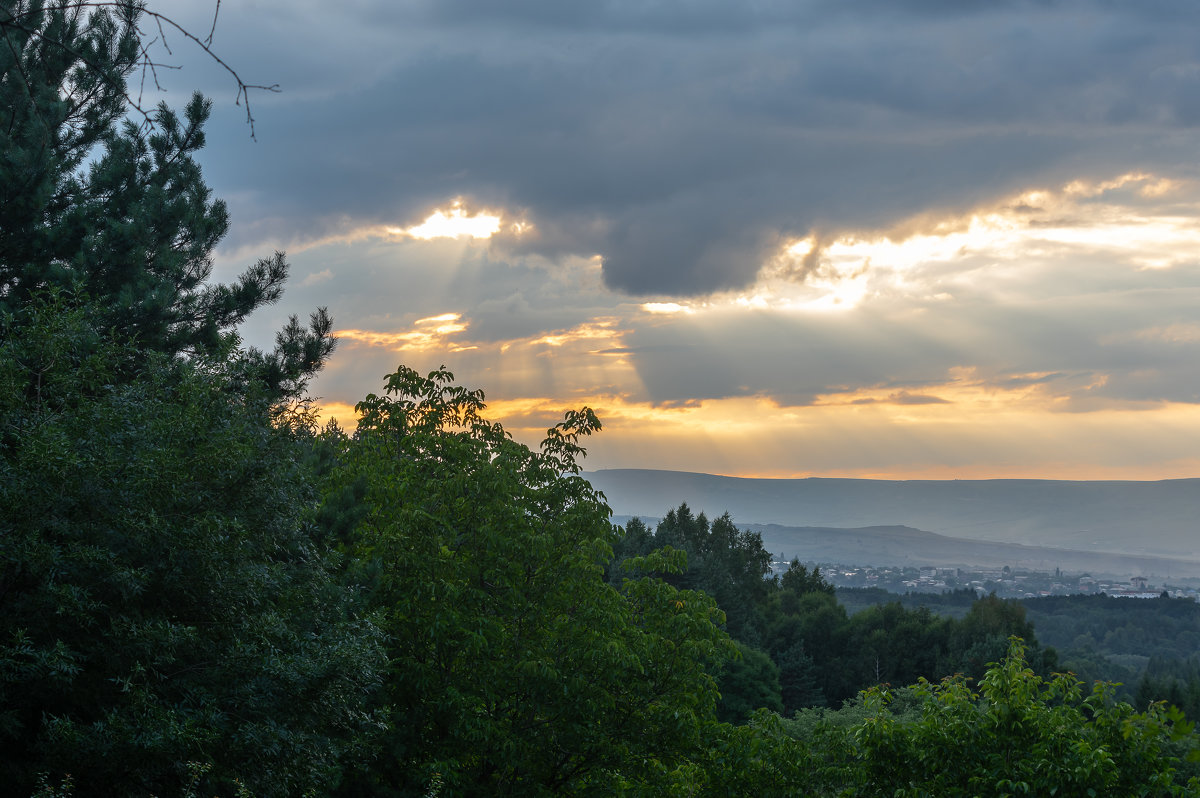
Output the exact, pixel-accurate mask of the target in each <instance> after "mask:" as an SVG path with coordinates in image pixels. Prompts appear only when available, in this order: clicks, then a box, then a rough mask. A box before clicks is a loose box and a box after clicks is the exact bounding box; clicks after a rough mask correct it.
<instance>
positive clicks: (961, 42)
mask: <svg viewBox="0 0 1200 798" xmlns="http://www.w3.org/2000/svg"><path fill="white" fill-rule="evenodd" d="M258 8H259V9H260V11H259V12H256V13H258V14H263V12H262V11H261V9H267V8H269V9H270V13H269V14H266V18H267V21H268V22H270V24H272V25H277V26H279V25H282V26H284V28H283V29H284V30H285V31H288V32H290V35H293V36H296V37H300V38H301V40H300V41H295V40H293V41H291V42H288V44H289V45H290V46H289V47H284V46H282V45H280V44H279V43H278V42H274V43H270V44H269V48H268V51H269V52H271V53H272V56H271V57H272V58H273V59H274V61H273V62H272V63H269V64H265V65H262V66H257V67H255V69H254V70H252V71H255V72H258V73H265V74H269V75H271V80H272V81H274V80H278V81H279V82H280V83H282V84H283V85H284V87H285V92H287V93H285V94H284V95H282V96H281V98H279V99H273V100H272V101H271V103H270V104H260V109H259V113H258V115H259V117H260V119H262V120H264V121H262V122H260V130H261V132H260V144H259V145H258V146H257V147H253V148H251V147H241V146H239V147H236V148H234V149H232V150H231V151H230V152H227V153H219V156H220V157H217V158H214V160H213V163H212V164H211V165H210V167H209V170H210V173H211V174H212V175H213V178H214V182H215V183H216V184H217V185H218V186H219V187H220V188H221V189H223V191H224V192H225V193H227V194H229V195H230V200H231V203H232V205H233V209H234V215H235V219H236V220H237V222H238V227H236V228H235V233H234V235H235V237H238V236H240V237H241V240H242V241H246V240H248V239H250V238H252V237H253V236H256V235H260V234H261V232H262V230H263V229H264V228H267V229H271V230H274V231H275V232H276V234H277V235H279V236H280V237H282V238H284V239H289V238H290V239H304V238H305V237H319V236H320V235H322V234H325V233H328V232H331V231H335V230H337V229H340V228H344V227H346V226H353V225H355V224H370V223H387V224H407V223H412V222H415V221H419V217H420V214H421V213H422V212H423V211H425V210H427V209H428V208H430V207H432V206H433V205H436V204H439V203H444V202H445V201H447V200H448V199H450V198H452V197H455V196H459V195H462V196H466V197H468V198H470V199H472V200H473V201H475V202H477V203H480V204H489V203H490V204H494V205H503V206H505V207H508V208H510V209H519V210H523V211H526V212H527V213H528V215H529V218H530V219H531V220H532V221H533V222H534V223H535V224H536V225H537V227H538V229H539V231H540V235H539V236H538V237H536V238H531V239H528V240H526V241H524V242H521V243H520V248H517V247H516V245H515V244H513V246H512V248H511V251H510V252H509V253H508V254H512V255H520V254H522V253H530V252H532V253H539V254H545V255H549V256H561V255H563V254H567V253H571V254H579V255H583V256H590V255H592V254H597V253H598V254H600V255H601V256H603V258H604V278H605V281H606V282H607V284H608V285H609V286H610V287H613V288H616V289H619V290H622V291H626V292H630V293H634V294H638V293H648V292H656V293H665V294H675V295H688V294H699V293H704V292H708V291H711V290H714V289H719V288H728V287H735V286H740V285H745V284H748V283H749V282H751V281H752V280H753V278H754V275H755V273H756V271H757V269H758V267H759V265H760V264H761V263H762V261H763V260H764V259H765V258H767V257H768V256H769V255H770V253H771V252H772V251H773V249H774V248H775V247H776V246H777V245H778V243H779V241H780V240H781V239H782V238H783V237H786V236H790V235H794V236H803V235H806V234H808V233H809V232H810V231H811V230H814V229H816V230H819V231H824V232H826V233H831V232H836V231H838V230H844V229H854V228H860V227H874V226H880V225H887V224H890V223H893V222H895V221H897V220H898V219H901V218H904V217H907V216H909V215H911V214H912V213H914V212H916V211H920V210H926V209H938V208H949V207H954V206H962V205H964V204H970V203H974V202H981V201H984V200H987V199H990V198H992V197H995V196H997V195H999V194H1002V193H1004V192H1008V191H1012V190H1015V189H1018V188H1021V187H1024V186H1026V185H1028V184H1029V183H1030V182H1039V183H1045V182H1053V181H1059V180H1067V179H1071V178H1075V177H1086V176H1099V177H1106V176H1110V175H1112V174H1116V173H1120V172H1124V171H1128V170H1130V169H1150V170H1156V169H1157V170H1164V169H1171V168H1174V167H1175V166H1177V165H1178V164H1180V163H1185V162H1188V161H1190V160H1191V159H1193V158H1194V157H1195V153H1196V144H1197V140H1196V138H1197V137H1196V135H1195V132H1194V131H1193V130H1192V126H1194V125H1196V124H1197V122H1200V21H1198V15H1200V4H1194V3H1182V2H1179V3H1165V2H1164V3H1154V2H1150V3H1141V4H1123V5H1116V4H1111V3H1100V2H1095V3H1086V2H1066V3H1034V2H1011V3H983V2H978V3H958V2H931V1H929V2H908V3H903V2H882V0H879V1H878V2H871V3H844V2H838V3H833V2H821V3H817V2H810V3H782V2H778V3H776V2H757V3H755V2H748V3H725V2H721V3H717V2H691V3H638V2H615V1H614V2H607V3H561V2H550V0H539V1H538V2H534V1H533V0H529V1H527V2H518V3H494V2H484V0H474V2H469V1H468V0H454V1H453V2H445V1H441V2H436V3H433V2H431V3H400V4H391V3H382V2H380V3H378V4H375V5H372V4H370V3H360V4H357V5H355V6H352V7H349V8H347V9H346V10H343V11H341V12H339V15H338V22H337V23H336V24H333V25H330V24H329V23H328V21H327V20H325V19H324V16H323V15H325V14H326V13H327V9H326V8H325V7H324V6H318V5H315V4H314V5H308V4H297V5H287V4H282V3H280V4H279V5H278V6H272V5H270V4H260V5H259V6H258ZM351 9H353V10H351ZM222 13H223V14H226V13H227V12H226V11H223V12H222ZM356 15H357V16H356ZM280 20H283V22H281V21H280ZM224 24H226V25H229V26H233V35H232V36H230V37H229V38H230V39H232V40H233V41H232V42H231V44H236V42H237V41H240V39H239V37H244V38H245V39H246V40H247V43H249V42H250V41H253V35H252V34H253V31H254V30H255V24H256V23H255V15H254V14H249V15H247V16H245V17H244V18H238V17H236V16H233V12H232V11H231V12H229V13H228V15H227V16H226V18H225V23H224ZM243 31H245V33H243ZM305 36H307V37H309V38H307V39H305V38H304V37H305ZM245 52H247V53H248V52H252V51H251V50H250V49H247V50H246V51H245ZM236 57H241V58H248V57H250V56H243V55H241V54H240V53H239V54H238V55H237V56H236ZM309 58H317V59H319V60H320V63H322V64H324V65H325V67H324V69H325V72H324V74H322V75H320V77H319V80H317V82H318V83H320V85H321V86H322V87H328V86H336V85H338V81H337V80H336V79H335V78H336V76H337V75H339V74H342V75H344V76H345V81H344V87H345V88H343V89H340V90H330V89H326V88H323V89H321V90H314V91H309V90H308V87H307V86H306V85H303V84H301V85H297V84H296V83H295V82H294V81H292V80H290V79H289V75H291V74H296V75H297V76H300V77H305V76H311V74H312V69H311V68H309V67H305V59H309ZM250 66H251V65H247V68H249V67H250ZM288 93H294V97H295V99H294V100H290V99H289V95H288ZM230 135H231V136H232V135H234V134H230ZM231 153H232V157H229V156H230V154H231ZM256 220H268V221H265V222H263V223H262V224H256V223H255V222H256ZM509 243H511V242H509ZM508 245H509V244H508V243H505V242H501V241H498V242H497V243H496V246H497V247H498V248H504V247H507V246H508Z"/></svg>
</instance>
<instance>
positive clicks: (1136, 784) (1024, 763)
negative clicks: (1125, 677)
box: [792, 638, 1200, 796]
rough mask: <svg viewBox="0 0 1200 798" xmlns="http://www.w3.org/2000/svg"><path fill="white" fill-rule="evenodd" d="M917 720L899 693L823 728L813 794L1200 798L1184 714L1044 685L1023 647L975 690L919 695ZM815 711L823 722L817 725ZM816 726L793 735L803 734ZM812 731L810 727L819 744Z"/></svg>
mask: <svg viewBox="0 0 1200 798" xmlns="http://www.w3.org/2000/svg"><path fill="white" fill-rule="evenodd" d="M912 689H913V691H915V693H916V695H917V696H918V697H919V699H920V707H919V712H918V713H917V714H915V715H914V714H912V713H911V710H910V711H909V712H907V713H905V715H903V716H897V715H895V714H893V713H892V712H891V711H890V709H889V707H888V705H889V702H890V701H891V699H892V697H893V695H894V693H893V691H892V690H890V689H889V688H888V687H886V686H883V687H877V688H872V689H871V690H868V691H866V692H865V693H863V695H862V697H861V701H860V702H858V703H857V704H856V705H855V706H853V707H851V708H849V709H848V710H847V711H850V712H864V711H865V717H864V718H863V719H862V720H861V721H859V722H857V723H855V724H853V725H851V726H849V727H843V728H841V729H837V728H835V727H834V724H833V723H830V722H829V721H828V720H826V721H824V722H823V723H820V724H818V728H817V734H816V737H815V739H814V738H812V737H810V738H809V739H810V742H812V743H813V746H812V748H810V751H811V753H812V755H813V760H812V763H811V764H812V766H813V767H812V770H811V773H812V775H813V776H814V777H815V780H816V781H818V782H821V783H820V784H814V785H811V787H812V788H813V789H811V790H810V791H812V792H816V793H821V794H828V795H841V796H875V795H889V796H937V795H1197V794H1200V784H1198V783H1197V780H1196V779H1195V778H1190V779H1189V778H1187V777H1186V776H1185V775H1183V774H1182V773H1181V772H1180V768H1179V766H1180V765H1181V764H1182V761H1181V758H1180V755H1185V756H1186V758H1187V759H1194V756H1195V754H1194V753H1193V752H1195V751H1196V744H1195V738H1194V737H1193V735H1192V725H1191V724H1190V723H1188V722H1186V721H1185V720H1184V718H1183V716H1182V714H1180V713H1179V712H1178V710H1176V709H1174V708H1169V709H1168V708H1166V707H1165V706H1163V705H1162V704H1155V705H1152V706H1151V707H1150V708H1149V710H1148V711H1146V712H1144V713H1139V712H1135V711H1134V709H1133V707H1131V706H1130V705H1129V704H1126V703H1123V702H1118V701H1114V700H1113V697H1112V686H1111V685H1107V684H1103V683H1097V684H1096V685H1095V686H1094V687H1093V688H1092V690H1091V691H1090V692H1085V691H1084V689H1083V686H1082V685H1081V683H1080V682H1079V681H1078V680H1077V679H1076V678H1074V677H1073V676H1071V675H1070V674H1056V675H1054V676H1053V677H1052V678H1050V679H1043V678H1042V677H1040V676H1037V675H1036V674H1035V673H1034V672H1033V671H1032V670H1031V669H1030V668H1029V667H1027V665H1026V661H1025V648H1024V645H1023V643H1022V642H1021V641H1020V640H1019V639H1017V638H1014V639H1013V640H1011V641H1010V645H1009V650H1008V654H1007V656H1006V657H1005V658H1004V659H1003V660H1002V661H1000V662H999V663H995V664H993V665H992V666H991V667H990V668H989V669H988V671H987V673H986V675H985V676H984V678H983V679H982V680H981V681H980V683H979V687H978V690H974V689H972V688H971V687H970V686H969V685H968V683H967V680H965V679H963V678H962V677H952V678H949V679H945V680H943V681H942V682H941V683H940V684H930V683H929V682H926V681H922V682H920V683H919V684H917V685H916V686H914V688H912ZM815 712H816V711H814V714H815ZM804 725H807V724H804V723H803V714H802V715H801V721H800V722H799V723H796V724H793V725H792V730H793V732H795V731H798V730H799V727H801V726H804ZM812 729H813V727H812V726H811V725H809V731H810V732H811V731H812Z"/></svg>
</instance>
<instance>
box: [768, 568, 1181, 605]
mask: <svg viewBox="0 0 1200 798" xmlns="http://www.w3.org/2000/svg"><path fill="white" fill-rule="evenodd" d="M771 565H772V570H773V571H774V573H777V574H782V573H783V572H784V571H786V570H787V569H788V563H787V562H785V561H775V562H773V563H772V564H771ZM806 565H808V566H809V567H810V568H812V567H814V566H815V567H819V568H820V569H821V575H822V576H824V577H825V579H826V580H827V581H829V582H831V583H832V584H833V585H834V586H835V587H877V588H881V589H883V590H887V591H889V592H891V593H947V592H950V591H954V590H973V591H975V593H977V594H978V595H981V596H984V595H987V594H989V593H995V594H996V595H997V596H999V597H1001V598H1037V597H1038V596H1069V595H1078V594H1096V593H1103V594H1105V595H1108V596H1113V597H1117V598H1132V599H1150V598H1158V597H1160V596H1161V595H1162V594H1163V593H1164V592H1166V593H1167V595H1169V596H1171V597H1172V598H1189V599H1192V600H1193V601H1200V590H1198V589H1197V586H1196V585H1194V584H1187V585H1179V584H1166V583H1155V582H1153V581H1151V580H1150V579H1147V578H1146V577H1143V576H1130V577H1128V578H1127V579H1121V578H1117V577H1113V576H1111V575H1105V574H1102V575H1098V576H1092V575H1091V574H1087V573H1083V574H1068V573H1064V572H1062V571H1060V570H1057V569H1056V570H1054V571H1053V572H1044V571H1032V570H1025V569H1013V568H1010V567H1008V566H1005V567H1004V568H943V567H935V566H925V567H920V568H918V567H900V566H891V567H886V566H885V567H867V566H859V565H845V564H842V563H806ZM1188 581H1189V582H1191V581H1193V580H1188Z"/></svg>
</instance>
